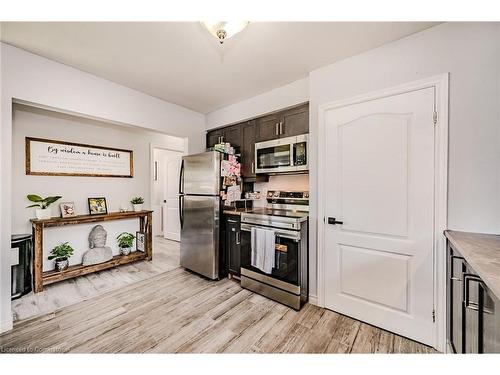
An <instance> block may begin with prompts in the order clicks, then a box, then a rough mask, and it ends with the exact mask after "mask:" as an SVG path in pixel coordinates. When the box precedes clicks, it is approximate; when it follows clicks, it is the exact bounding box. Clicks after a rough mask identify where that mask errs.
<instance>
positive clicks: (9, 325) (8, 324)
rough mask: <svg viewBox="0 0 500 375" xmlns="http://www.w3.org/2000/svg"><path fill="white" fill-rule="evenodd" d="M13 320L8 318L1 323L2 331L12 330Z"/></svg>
mask: <svg viewBox="0 0 500 375" xmlns="http://www.w3.org/2000/svg"><path fill="white" fill-rule="evenodd" d="M13 326H14V325H13V323H12V320H8V321H5V322H1V323H0V333H3V332H7V331H10V330H11V329H12V328H13Z"/></svg>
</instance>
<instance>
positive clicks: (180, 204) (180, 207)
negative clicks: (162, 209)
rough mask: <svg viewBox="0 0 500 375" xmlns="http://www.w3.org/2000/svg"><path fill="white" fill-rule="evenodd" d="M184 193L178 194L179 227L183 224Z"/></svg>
mask: <svg viewBox="0 0 500 375" xmlns="http://www.w3.org/2000/svg"><path fill="white" fill-rule="evenodd" d="M183 198H184V195H179V221H180V223H181V229H182V227H183V225H184V212H183V211H184V205H183Z"/></svg>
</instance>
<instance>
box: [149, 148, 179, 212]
mask: <svg viewBox="0 0 500 375" xmlns="http://www.w3.org/2000/svg"><path fill="white" fill-rule="evenodd" d="M155 148H156V149H160V150H165V151H173V152H179V153H182V155H187V149H188V148H187V138H184V142H183V147H173V146H171V147H168V146H165V145H162V144H161V143H155V142H149V196H150V200H151V201H152V200H153V194H154V192H153V182H154V174H155V167H154V160H155V156H154V150H155ZM149 205H150V208H152V207H151V206H152V202H149Z"/></svg>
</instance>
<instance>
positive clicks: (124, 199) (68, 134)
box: [12, 105, 184, 270]
mask: <svg viewBox="0 0 500 375" xmlns="http://www.w3.org/2000/svg"><path fill="white" fill-rule="evenodd" d="M25 137H39V138H47V139H54V140H63V141H69V142H76V143H84V144H91V145H99V146H106V147H114V148H121V149H127V150H132V151H133V157H134V177H133V178H111V177H70V176H33V175H26V173H25ZM151 142H154V143H155V144H156V145H158V146H163V147H165V148H171V149H176V150H183V148H184V140H183V138H179V137H172V136H169V135H166V134H161V133H158V132H152V131H147V130H143V129H140V128H134V127H124V126H117V125H109V124H105V123H100V122H98V121H95V120H87V119H82V118H78V117H76V116H70V115H65V114H60V113H56V112H51V111H46V110H42V109H37V108H31V107H25V106H20V105H15V106H14V113H13V133H12V146H13V147H12V233H31V226H30V222H29V219H30V218H32V217H34V210H35V209H34V208H30V209H26V208H25V207H26V206H27V205H29V204H30V202H29V201H28V200H27V199H26V195H28V194H37V195H41V196H53V195H62V198H61V199H60V200H59V201H58V202H56V203H55V204H53V205H51V207H50V208H51V211H52V216H60V210H59V203H60V202H74V203H75V213H76V214H77V215H82V214H88V205H87V198H89V197H105V198H106V203H107V208H108V211H109V212H116V211H119V209H120V207H121V206H123V207H126V208H127V209H129V210H130V209H132V205H131V204H130V199H131V198H132V197H135V196H142V197H144V199H145V207H146V208H148V207H150V206H151V203H152V197H151V196H150V194H151V193H150V192H151V189H150V188H151V184H150V181H151V177H150V170H151V165H150V143H151ZM117 186H119V188H117ZM138 222H139V221H138V219H136V220H131V221H127V222H126V221H120V222H119V223H118V224H119V225H115V223H106V224H103V225H104V227H105V229H106V230H107V231H108V242H107V245H108V246H110V247H112V249H113V250H114V252H115V255H116V254H118V247H117V246H116V241H115V238H116V236H117V235H118V234H120V233H122V232H123V231H128V232H131V233H134V234H135V232H136V231H137V230H138V228H139V227H138ZM94 225H95V224H92V225H88V226H85V225H79V226H76V227H71V228H63V230H57V229H61V228H56V229H55V230H52V231H51V230H47V231H46V233H45V235H44V249H45V253H44V270H49V269H52V268H53V264H52V262H50V261H48V260H47V256H48V255H49V254H48V252H49V251H50V249H51V248H53V247H54V245H55V244H57V243H60V242H66V241H69V242H70V244H71V245H72V246H73V247H74V248H75V253H74V255H73V257H72V258H71V259H70V262H71V264H79V263H81V256H82V255H83V252H84V251H86V250H87V248H88V243H87V239H88V234H89V232H90V229H91V227H93V226H94Z"/></svg>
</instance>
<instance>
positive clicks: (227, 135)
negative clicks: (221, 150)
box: [222, 124, 241, 147]
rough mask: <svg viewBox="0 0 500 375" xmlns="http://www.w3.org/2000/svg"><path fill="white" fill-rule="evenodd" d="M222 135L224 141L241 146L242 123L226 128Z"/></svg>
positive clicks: (234, 145)
mask: <svg viewBox="0 0 500 375" xmlns="http://www.w3.org/2000/svg"><path fill="white" fill-rule="evenodd" d="M222 136H223V137H224V138H223V141H224V142H228V143H231V146H233V147H241V124H237V125H233V126H229V127H227V128H224V129H223V134H222Z"/></svg>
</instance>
